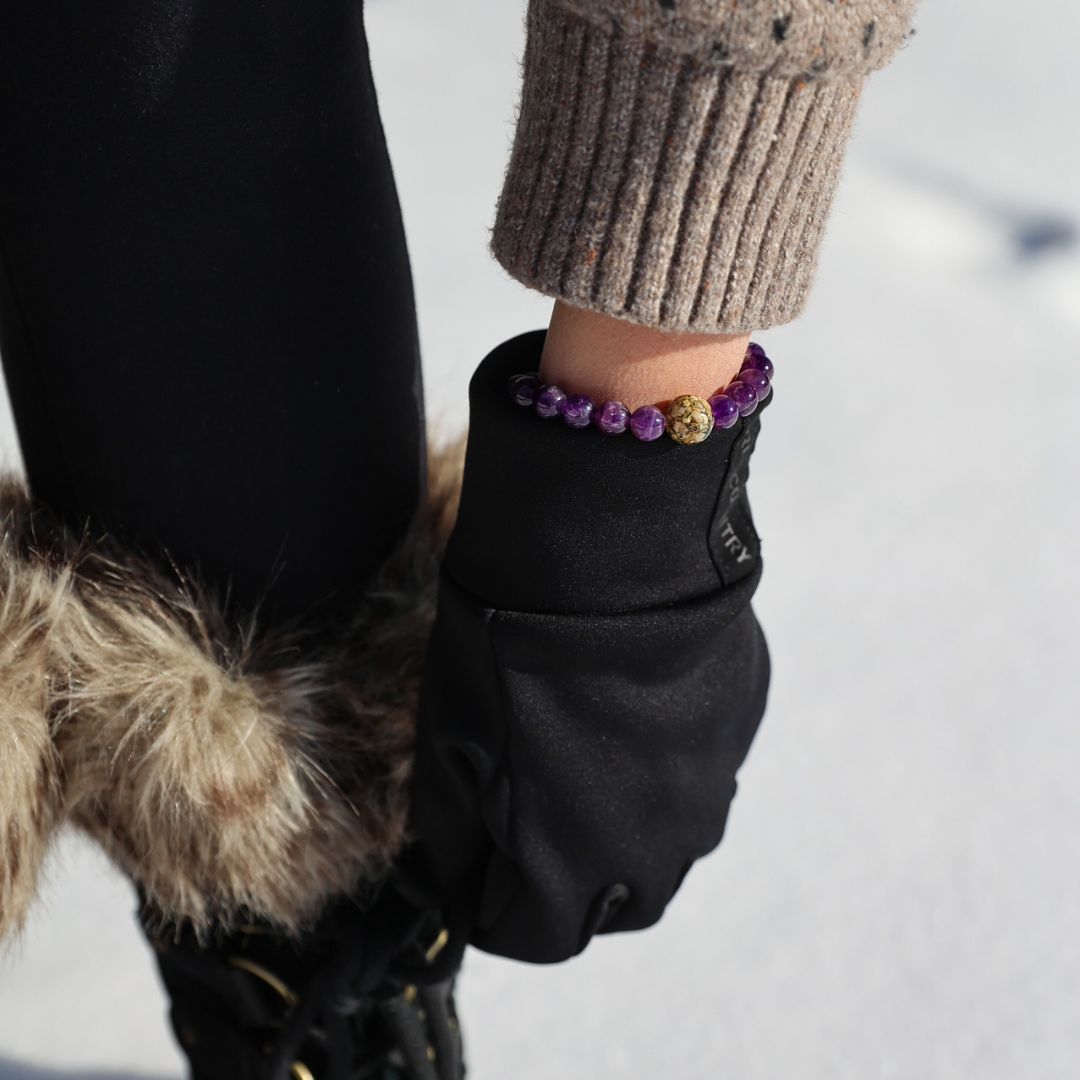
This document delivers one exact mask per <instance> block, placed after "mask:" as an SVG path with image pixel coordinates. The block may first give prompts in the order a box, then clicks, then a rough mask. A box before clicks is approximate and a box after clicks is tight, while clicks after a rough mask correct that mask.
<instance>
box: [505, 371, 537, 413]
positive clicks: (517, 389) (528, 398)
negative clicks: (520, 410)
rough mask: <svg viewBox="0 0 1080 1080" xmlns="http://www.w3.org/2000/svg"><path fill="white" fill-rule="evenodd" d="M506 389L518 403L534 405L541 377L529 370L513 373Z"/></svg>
mask: <svg viewBox="0 0 1080 1080" xmlns="http://www.w3.org/2000/svg"><path fill="white" fill-rule="evenodd" d="M506 389H507V390H508V391H509V393H510V396H511V397H512V398H513V399H514V401H515V402H516V403H517V404H518V405H532V404H533V402H534V401H535V400H536V392H537V390H539V389H540V378H539V376H537V375H533V374H530V373H529V372H525V373H524V374H522V375H511V376H510V379H509V380H508V381H507V384H506Z"/></svg>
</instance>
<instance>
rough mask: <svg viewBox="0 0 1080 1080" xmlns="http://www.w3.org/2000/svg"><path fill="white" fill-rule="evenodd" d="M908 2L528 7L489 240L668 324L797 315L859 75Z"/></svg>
mask: <svg viewBox="0 0 1080 1080" xmlns="http://www.w3.org/2000/svg"><path fill="white" fill-rule="evenodd" d="M915 2H916V0H847V2H846V3H837V2H836V0H786V2H783V3H781V2H779V0H739V2H737V3H736V2H735V0H529V5H528V15H527V37H526V46H525V56H524V62H523V80H522V88H521V99H520V105H519V109H518V116H517V124H516V134H515V138H514V145H513V149H512V152H511V155H510V161H509V165H508V168H507V171H506V175H505V179H504V183H503V188H502V193H501V195H500V197H499V202H498V208H497V211H496V218H495V224H494V227H493V229H492V237H491V250H492V253H493V254H494V255H495V257H496V258H497V259H498V261H499V262H500V263H501V264H502V266H503V267H504V268H505V269H506V270H507V271H508V272H509V273H510V274H511V275H512V276H513V277H514V278H516V279H517V280H518V281H520V282H522V283H523V284H525V285H527V286H530V287H531V288H534V289H538V290H539V291H541V292H544V293H547V294H548V295H551V296H556V297H560V298H561V299H563V300H564V301H566V302H567V303H569V304H572V305H574V306H577V307H583V308H589V309H592V310H595V311H599V312H603V313H606V314H608V315H613V316H616V317H619V318H623V319H628V320H630V321H632V322H637V323H642V324H645V325H648V326H653V327H657V328H660V329H665V330H690V331H695V332H699V333H733V332H738V331H742V332H749V331H752V330H760V329H764V328H766V327H769V326H774V325H778V324H780V323H785V322H789V321H791V320H792V319H794V318H795V317H796V316H797V315H798V314H799V313H800V311H801V310H802V308H803V305H804V302H805V300H806V296H807V293H808V290H809V288H810V284H811V280H812V276H813V272H814V268H815V264H816V261H817V253H818V248H819V246H820V240H821V235H822V227H823V225H824V224H825V220H826V216H827V214H828V211H829V207H830V204H831V201H832V198H833V193H834V190H835V188H836V184H837V178H838V175H839V172H840V167H841V163H842V159H843V154H844V149H845V146H846V144H847V141H848V137H849V134H850V131H851V127H852V123H853V120H854V117H855V112H856V108H857V104H858V100H859V95H860V91H861V88H862V85H863V82H864V80H865V78H866V76H867V75H868V74H869V73H870V72H871V71H873V70H874V69H876V68H880V67H882V66H884V65H885V64H886V63H887V62H888V61H889V60H890V59H891V57H892V56H893V55H894V53H895V52H896V50H897V49H898V48H899V46H900V45H901V44H902V43H903V42H904V40H905V39H906V38H907V37H908V36H909V34H910V33H912V32H913V31H912V30H911V29H910V27H909V24H910V21H911V17H912V14H913V11H914V7H915Z"/></svg>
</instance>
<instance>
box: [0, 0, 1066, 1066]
mask: <svg viewBox="0 0 1080 1080" xmlns="http://www.w3.org/2000/svg"><path fill="white" fill-rule="evenodd" d="M523 6H524V4H523V0H522V2H521V3H506V4H498V5H496V4H492V3H483V2H481V0H457V2H456V3H454V4H446V3H441V2H440V0H371V3H370V10H369V15H368V21H369V26H370V34H371V39H372V47H373V51H374V54H375V62H376V66H377V76H378V83H379V87H380V94H381V98H382V102H383V109H384V119H385V123H386V126H387V129H388V133H389V138H390V142H391V149H392V152H393V157H394V162H395V167H396V171H397V175H398V179H399V183H400V189H401V194H402V200H403V203H404V208H405V216H406V221H407V226H408V233H409V241H410V247H411V252H412V255H413V259H414V263H415V274H416V283H417V291H418V297H419V303H420V318H421V327H422V333H423V342H424V347H425V357H426V365H427V368H426V370H427V394H428V407H429V411H430V412H431V413H432V414H433V415H432V419H434V414H435V413H437V412H439V411H445V412H446V414H447V415H448V416H449V418H450V420H451V421H452V422H453V423H455V424H456V423H463V422H464V420H465V405H466V398H465V387H466V383H467V380H468V376H469V375H470V374H471V371H472V369H473V367H474V366H475V364H476V363H477V362H478V361H479V359H480V358H481V356H482V355H483V354H484V353H485V352H486V351H487V350H488V349H489V348H490V347H492V346H493V345H494V344H496V343H497V342H499V341H500V340H502V339H503V338H504V337H506V336H508V335H510V334H513V333H516V332H519V331H520V330H523V329H529V328H532V327H536V326H540V325H543V324H544V322H545V321H546V314H547V311H548V302H547V301H546V300H544V299H543V298H540V297H537V296H534V295H532V294H530V293H529V292H527V291H526V290H525V289H523V288H521V287H520V286H518V285H516V284H515V283H513V282H512V281H510V280H509V279H507V278H506V277H505V276H504V275H503V273H502V271H501V270H500V269H499V268H498V267H497V265H496V264H495V263H494V262H493V261H492V260H491V259H490V258H489V256H488V255H487V253H486V250H485V242H486V236H487V233H486V230H487V227H488V225H489V224H490V221H491V217H492V212H493V207H494V200H495V196H496V192H497V189H498V184H499V179H500V176H501V170H502V167H503V164H504V161H505V155H506V152H507V149H508V142H509V137H510V132H511V127H510V118H511V116H512V107H513V101H514V97H515V94H516V79H517V67H516V58H517V54H518V52H519V48H520V16H521V9H522V8H523ZM923 8H924V9H923V11H922V13H921V15H920V17H919V20H918V30H919V32H918V34H917V36H916V38H915V39H914V40H913V42H912V43H911V45H910V46H909V47H908V49H907V50H906V51H905V52H904V53H903V54H902V55H901V56H900V57H899V58H898V59H897V61H896V62H895V64H894V65H893V66H892V67H890V68H889V69H887V70H886V71H884V72H880V73H878V74H877V75H875V76H874V78H873V79H872V81H871V83H870V85H869V87H868V89H867V92H866V94H865V95H864V101H863V106H862V113H861V116H860V119H859V123H858V126H857V130H856V134H855V138H854V141H853V144H852V147H851V151H850V154H849V157H848V163H847V167H846V171H845V176H844V181H843V184H842V188H841V191H840V193H839V195H838V199H837V203H836V207H835V211H834V213H833V216H832V219H831V224H830V229H829V233H828V236H827V239H826V243H825V248H824V251H823V255H822V259H821V264H820V270H819V273H818V278H817V284H816V290H815V293H814V296H813V299H812V301H811V304H810V308H809V310H808V312H807V313H806V315H805V316H804V317H803V318H801V319H800V320H799V321H798V322H797V323H796V324H794V325H792V326H788V327H784V328H779V329H776V330H771V331H769V332H767V333H765V334H762V335H761V340H762V341H763V342H764V343H765V345H766V347H767V348H768V349H769V351H770V353H771V354H772V355H774V356H775V358H776V361H777V366H778V389H777V391H776V393H777V401H776V403H775V405H774V406H773V407H772V408H771V410H770V412H769V414H768V417H767V422H766V423H765V426H764V429H763V432H762V436H761V440H760V442H759V444H758V449H757V452H756V454H755V458H754V462H753V469H752V472H753V478H752V487H751V491H752V502H753V506H754V513H755V518H756V521H757V524H758V528H759V531H760V532H761V533H762V534H763V536H764V545H765V547H764V557H765V560H766V570H765V575H764V580H763V583H762V586H761V589H760V592H759V594H758V599H757V602H756V608H757V611H758V614H759V616H760V618H761V620H762V623H763V625H764V627H765V631H766V634H767V636H768V639H769V644H770V648H771V651H772V657H773V663H774V677H773V684H772V691H771V699H770V704H769V710H768V714H767V716H766V719H765V722H764V724H763V726H762V728H761V730H760V732H759V735H758V737H757V740H756V742H755V744H754V746H753V748H752V751H751V754H750V757H749V760H748V762H747V764H746V766H745V768H744V770H743V772H742V774H741V778H740V790H739V795H738V798H737V800H736V803H735V805H734V808H733V810H732V816H731V820H730V823H729V827H728V834H727V836H726V837H725V839H724V841H723V843H722V845H721V847H720V848H719V849H718V850H717V851H716V852H715V853H714V854H713V855H712V856H710V857H709V858H708V859H706V860H704V861H703V862H701V863H699V864H698V866H697V867H696V868H695V869H694V870H693V871H692V872H691V874H690V876H689V877H688V878H687V881H686V883H685V885H684V887H683V889H682V891H681V893H680V894H679V896H678V897H677V899H676V900H675V902H674V903H673V905H672V906H671V907H670V909H669V911H668V913H667V914H666V916H665V918H664V920H663V921H662V922H661V923H660V924H659V925H658V926H657V927H655V928H653V929H651V930H649V931H646V932H643V933H638V934H633V935H620V936H616V937H602V938H600V939H597V940H596V941H594V943H593V944H592V945H591V946H590V948H589V949H588V950H587V952H586V953H585V954H584V955H583V956H582V957H580V958H579V959H577V960H575V961H572V962H570V963H568V964H565V965H560V966H557V967H551V968H540V967H533V966H525V965H518V964H513V963H509V962H506V961H502V960H499V959H495V958H492V957H489V956H485V955H482V954H479V953H470V954H469V956H468V958H467V961H466V969H465V972H464V977H463V981H462V990H461V1008H462V1011H463V1014H464V1020H465V1031H466V1035H467V1038H468V1051H469V1058H470V1062H471V1066H472V1071H471V1074H470V1075H471V1076H473V1077H475V1078H476V1080H506V1078H509V1077H514V1078H517V1080H539V1078H549V1077H557V1076H566V1077H582V1078H585V1077H588V1078H595V1080H600V1078H614V1077H620V1078H622V1077H626V1078H660V1077H662V1078H665V1080H696V1078H700V1077H730V1078H737V1080H781V1078H784V1080H789V1078H796V1080H846V1078H852V1080H856V1078H857V1080H867V1078H868V1077H882V1078H893V1077H902V1078H911V1080H937V1078H941V1080H957V1078H966V1077H979V1078H980V1080H1015V1078H1017V1077H1025V1078H1029V1077H1030V1078H1038V1080H1058V1078H1060V1080H1066V1078H1068V1080H1073V1078H1075V1077H1076V1076H1077V1075H1078V1067H1077V1064H1076V1063H1077V1061H1080V860H1078V858H1077V843H1076V837H1077V833H1078V830H1080V794H1078V784H1077V766H1078V758H1080V723H1078V720H1077V717H1078V715H1080V680H1078V675H1077V669H1076V667H1075V666H1074V661H1075V660H1076V659H1077V653H1078V646H1080V631H1078V629H1077V611H1078V602H1080V587H1078V586H1080V571H1078V569H1077V560H1076V549H1077V542H1078V540H1080V509H1078V503H1077V499H1076V493H1077V482H1078V480H1080V475H1078V474H1080V464H1078V462H1080V453H1078V452H1080V435H1078V430H1080V429H1078V425H1077V415H1078V410H1080V393H1078V392H1080V253H1078V239H1077V231H1076V230H1077V222H1080V169H1078V165H1080V150H1078V145H1080V143H1078V140H1077V139H1076V137H1075V130H1076V121H1077V105H1078V99H1077V96H1076V82H1075V74H1074V60H1075V42H1076V41H1077V39H1078V37H1080V8H1077V7H1076V6H1075V5H1071V4H1068V3H1065V0H1030V2H1028V3H1025V4H1024V5H1019V4H1016V3H1015V2H1009V3H1006V2H1005V0H980V3H979V4H977V5H974V4H970V3H961V2H960V0H934V2H933V3H931V2H929V0H924V5H923ZM418 27H422V28H424V33H423V34H422V35H420V36H419V38H418V39H417V38H414V36H413V35H415V33H416V30H417V28H418ZM1070 236H1071V240H1070ZM3 445H4V446H5V447H6V448H7V452H8V454H9V455H10V456H11V460H12V461H17V449H16V446H15V440H14V436H13V434H12V429H11V426H10V422H7V424H6V427H5V428H4V443H3ZM1070 852H1071V853H1072V854H1070ZM131 908H132V901H131V896H130V893H129V891H128V888H127V886H126V885H125V883H124V882H122V881H121V880H119V879H118V878H117V877H116V876H115V875H114V874H113V873H112V872H111V871H110V870H109V869H108V868H107V867H106V866H105V865H104V864H103V862H102V860H101V859H100V858H99V857H97V856H96V855H95V854H93V853H92V852H90V851H89V850H87V849H86V848H85V847H83V846H82V845H80V844H79V843H78V842H76V841H75V840H69V841H68V842H66V843H65V844H64V845H62V846H61V849H60V851H59V853H58V856H57V858H56V859H55V861H54V862H53V864H52V866H51V873H50V875H49V881H48V883H47V887H46V889H45V892H44V897H43V901H42V903H41V905H40V907H39V908H38V910H37V914H36V916H35V917H34V919H33V922H32V924H31V926H30V928H29V930H28V932H27V933H26V935H25V937H24V939H23V940H22V941H21V942H20V943H19V944H18V945H17V946H16V947H15V948H14V949H13V950H12V951H11V952H10V953H9V954H8V955H7V956H6V957H4V958H3V959H0V1080H13V1078H18V1080H46V1078H48V1080H59V1078H61V1077H63V1078H69V1080H75V1078H82V1080H89V1078H91V1077H94V1078H97V1080H106V1078H108V1080H120V1078H124V1080H131V1078H133V1077H140V1078H141V1077H155V1078H165V1077H171V1078H175V1077H178V1076H179V1075H180V1068H181V1066H180V1059H179V1057H178V1056H177V1054H176V1052H175V1051H174V1049H173V1047H172V1045H171V1042H170V1039H169V1035H168V1033H167V1030H166V1026H165V1021H164V1007H165V1003H164V999H163V997H162V994H161V991H160V990H159V988H158V985H157V983H156V981H155V976H154V973H153V969H152V966H151V958H150V954H149V952H148V950H147V949H146V947H145V946H144V945H143V944H142V942H141V940H140V939H139V937H138V935H137V933H136V930H135V927H134V924H133V922H132V919H131Z"/></svg>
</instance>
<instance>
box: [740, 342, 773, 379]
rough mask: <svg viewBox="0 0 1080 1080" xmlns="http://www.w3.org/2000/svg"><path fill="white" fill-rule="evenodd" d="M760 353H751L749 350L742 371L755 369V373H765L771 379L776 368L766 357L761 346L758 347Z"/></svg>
mask: <svg viewBox="0 0 1080 1080" xmlns="http://www.w3.org/2000/svg"><path fill="white" fill-rule="evenodd" d="M757 348H758V350H759V351H758V352H757V353H751V352H750V351H749V350H747V353H746V359H745V360H744V361H743V364H742V370H743V371H747V370H749V369H753V370H754V371H763V372H764V373H765V374H766V375H768V377H769V378H770V379H771V378H772V377H773V372H774V371H775V368H774V367H773V362H772V361H771V360H770V359H769V358H768V357H767V356H766V355H765V352H764V350H763V349H762V348H761V346H760V345H758V346H757Z"/></svg>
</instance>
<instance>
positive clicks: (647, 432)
mask: <svg viewBox="0 0 1080 1080" xmlns="http://www.w3.org/2000/svg"><path fill="white" fill-rule="evenodd" d="M664 424H665V418H664V414H663V413H662V412H661V411H660V410H659V409H658V408H657V407H656V406H655V405H641V406H639V407H638V408H636V409H635V410H634V411H633V412H632V413H631V414H630V431H631V432H632V433H633V435H634V438H636V439H640V440H641V441H642V442H652V441H653V439H659V438H660V436H661V435H663V434H664Z"/></svg>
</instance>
